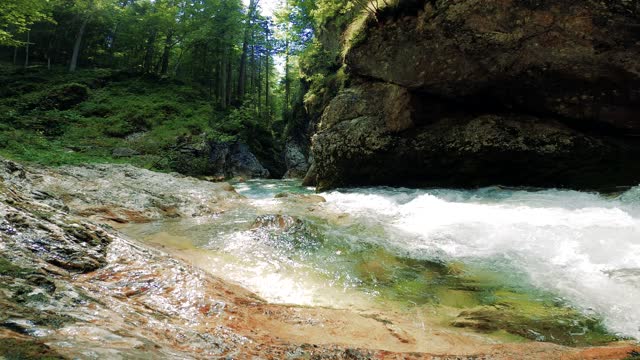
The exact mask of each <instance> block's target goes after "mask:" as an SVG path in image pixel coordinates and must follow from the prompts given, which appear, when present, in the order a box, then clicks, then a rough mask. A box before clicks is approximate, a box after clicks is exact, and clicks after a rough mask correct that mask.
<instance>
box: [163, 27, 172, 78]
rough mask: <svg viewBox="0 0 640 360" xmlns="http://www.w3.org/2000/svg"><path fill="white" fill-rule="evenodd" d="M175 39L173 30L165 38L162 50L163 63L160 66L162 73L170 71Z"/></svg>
mask: <svg viewBox="0 0 640 360" xmlns="http://www.w3.org/2000/svg"><path fill="white" fill-rule="evenodd" d="M172 41H173V30H169V32H167V36H166V37H165V39H164V50H163V51H162V65H161V66H160V74H161V75H167V72H168V71H169V55H170V54H171V43H172Z"/></svg>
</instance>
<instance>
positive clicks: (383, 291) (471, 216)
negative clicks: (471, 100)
mask: <svg viewBox="0 0 640 360" xmlns="http://www.w3.org/2000/svg"><path fill="white" fill-rule="evenodd" d="M234 186H235V188H236V190H237V191H238V192H239V193H240V194H242V195H244V196H246V197H247V198H249V199H250V200H249V204H250V206H248V207H243V208H237V209H232V210H229V211H227V212H224V213H221V214H218V215H214V216H207V217H194V218H191V219H186V220H185V219H181V220H175V221H165V222H158V223H150V224H143V225H134V226H130V227H128V228H125V229H124V231H125V232H126V233H127V234H129V235H130V236H132V237H135V238H139V239H143V240H145V241H148V242H149V243H152V244H154V245H156V246H159V247H163V248H165V249H168V250H170V251H174V252H179V253H180V254H181V256H182V257H183V258H186V259H187V260H189V261H191V262H192V263H194V264H195V265H197V266H199V267H201V268H204V269H205V270H207V271H209V272H211V273H213V274H215V275H218V276H221V277H223V278H226V279H228V280H231V281H234V282H237V283H240V284H241V285H243V286H245V287H246V288H248V289H250V290H252V291H254V292H256V293H257V294H258V295H260V296H261V297H263V298H265V299H266V300H269V301H271V302H277V303H287V304H296V305H310V306H329V307H337V308H352V309H364V308H367V307H371V306H380V307H386V306H391V305H392V306H394V307H403V308H408V309H409V308H412V307H417V306H432V307H433V308H434V309H438V308H446V309H457V311H456V314H457V313H458V312H460V310H461V309H477V308H478V307H484V309H498V310H499V312H500V314H501V315H499V316H506V318H508V319H511V318H513V319H516V320H514V321H515V322H518V321H520V322H522V323H523V326H528V327H530V328H528V329H527V330H526V331H525V330H518V328H517V326H514V325H513V322H514V321H511V320H508V321H509V325H504V324H502V325H501V324H498V325H496V326H495V328H494V325H490V326H489V325H487V326H489V329H490V330H495V329H503V330H507V331H508V332H510V333H515V334H519V335H522V336H524V337H528V338H530V339H534V340H549V341H554V340H556V338H559V337H560V336H566V337H567V339H570V340H569V341H566V340H557V342H559V343H567V342H569V343H570V344H572V343H571V341H574V339H577V338H580V337H581V336H587V337H589V335H588V333H589V332H594V331H595V332H597V331H598V326H599V324H603V325H604V326H605V327H606V328H607V329H608V331H610V332H612V333H615V334H617V335H619V336H626V337H633V338H636V339H637V338H640V306H638V304H639V301H640V188H638V187H637V188H633V189H630V190H628V191H626V192H624V193H620V194H616V195H602V194H597V193H586V192H578V191H569V190H550V189H546V190H539V189H509V188H501V187H489V188H483V189H477V190H450V189H449V190H448V189H406V188H387V187H375V188H357V189H341V190H336V191H330V192H326V193H321V194H318V195H320V196H322V197H323V198H324V199H326V202H321V199H320V198H318V197H315V196H313V195H312V194H313V189H311V188H304V187H301V186H300V185H299V184H298V183H297V182H295V181H269V180H256V181H248V182H245V183H238V184H234ZM283 193H285V194H288V195H287V196H283V195H278V194H283ZM295 194H298V195H295ZM276 195H278V197H276ZM256 218H259V219H261V220H260V221H258V222H256ZM523 309H524V310H523ZM558 309H560V310H558ZM567 309H568V310H567ZM525 310H526V311H528V312H529V313H525ZM541 311H543V312H544V313H542V312H541ZM558 311H560V312H558ZM567 311H569V312H577V313H579V314H580V316H582V317H583V318H584V319H588V320H589V321H586V322H585V321H584V320H581V319H582V318H577V317H575V316H574V315H568V316H567V319H564V320H563V319H562V318H561V317H562V316H559V315H558V314H563V315H566V314H568V313H567ZM483 314H484V313H483ZM504 314H507V315H504ZM522 314H525V315H522ZM531 314H534V315H531ZM571 314H573V313H571ZM547 315H548V317H549V318H554V317H558V318H559V320H557V321H558V322H559V323H560V324H561V325H562V326H560V327H561V328H562V329H561V330H559V332H560V333H564V334H560V335H558V333H555V332H553V331H552V332H549V333H545V332H544V331H543V330H544V329H545V328H546V327H545V326H546V325H544V324H542V325H540V324H538V323H540V322H541V320H540V318H545V316H547ZM483 316H484V317H485V318H486V317H490V316H489V315H486V314H485V315H483ZM509 316H511V318H510V317H509ZM485 318H481V321H488V322H490V321H492V320H491V319H489V320H487V319H485ZM525 318H527V319H529V318H534V320H535V321H534V322H535V323H536V324H538V325H539V327H540V329H539V328H536V327H535V326H533V325H531V324H530V323H529V322H527V321H528V320H527V321H525V320H522V319H525ZM593 319H597V321H596V320H593ZM565 320H566V321H565ZM591 320H593V321H591ZM447 321H453V320H451V319H450V320H447ZM473 321H476V322H477V321H478V319H477V316H476V318H474V320H473ZM504 321H507V320H504ZM553 321H555V320H553ZM567 321H568V322H570V323H571V324H568V325H567V324H566V322H567ZM594 324H595V325H594ZM463 325H464V324H463ZM541 329H543V330H541ZM594 329H595V330H594ZM523 334H524V335H523ZM585 334H587V335H585ZM576 341H577V340H576ZM580 341H582V340H580ZM578 343H580V342H577V343H576V344H578ZM588 343H589V342H588V341H587V344H588Z"/></svg>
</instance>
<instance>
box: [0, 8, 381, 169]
mask: <svg viewBox="0 0 640 360" xmlns="http://www.w3.org/2000/svg"><path fill="white" fill-rule="evenodd" d="M265 1H266V4H261V1H260V0H251V1H247V2H243V1H242V0H202V1H174V0H125V1H116V0H82V1H67V0H9V1H3V2H2V4H0V59H1V60H2V61H1V63H0V64H1V69H0V77H1V78H2V83H3V84H2V87H0V95H1V96H2V99H1V100H0V110H1V111H0V113H2V115H0V138H1V139H2V144H3V145H0V152H2V153H3V154H5V155H7V156H10V157H13V158H17V159H23V160H27V161H36V162H42V163H47V164H58V165H59V164H64V163H78V162H82V161H91V162H96V161H97V162H101V161H118V159H117V157H116V158H114V156H113V149H118V148H133V149H132V151H131V152H132V153H136V154H142V156H138V157H136V158H135V159H126V160H125V161H129V162H134V163H136V164H137V165H140V166H146V167H152V168H156V169H160V170H162V169H167V170H169V169H172V170H178V171H181V172H187V173H191V174H195V175H202V174H203V173H206V172H207V171H206V170H204V169H201V167H199V166H198V164H195V163H193V164H189V166H188V169H186V168H185V167H184V166H181V165H180V164H182V163H183V162H184V161H183V160H184V156H182V155H180V154H177V155H176V154H173V155H172V152H171V151H172V149H173V150H175V149H177V148H178V147H180V146H181V144H182V143H183V142H184V140H185V139H191V138H192V137H194V136H195V137H198V136H200V137H202V136H204V137H205V138H206V139H207V140H211V139H214V140H220V141H230V140H231V141H235V140H239V141H242V142H243V143H248V144H249V146H250V147H251V149H252V150H253V152H255V153H256V154H257V155H258V157H259V158H260V160H261V161H262V162H263V163H265V164H266V166H267V167H268V168H270V170H271V172H272V173H273V174H274V175H276V174H277V175H280V176H281V175H282V173H283V172H284V169H283V167H284V164H283V162H282V160H281V159H280V158H281V156H280V155H279V154H280V153H281V152H282V151H283V147H284V144H285V143H286V142H287V141H288V140H290V139H295V141H296V142H298V143H305V142H308V129H307V128H306V127H307V124H308V117H309V112H308V111H306V110H305V106H304V105H303V102H304V99H305V95H306V96H307V98H311V99H312V100H313V99H314V96H315V95H314V93H313V92H309V90H310V89H315V91H316V92H321V93H322V92H324V90H323V89H324V88H325V87H326V84H325V83H327V79H326V77H335V75H334V74H333V72H334V70H335V68H336V67H338V68H339V67H340V65H339V64H338V62H339V59H338V55H337V54H336V53H335V52H336V51H334V54H329V53H328V52H327V51H326V50H325V49H324V48H323V46H322V45H321V44H320V42H319V41H318V40H317V39H316V37H317V36H316V34H317V33H318V32H319V31H320V32H321V31H322V28H323V27H324V26H325V24H326V21H327V19H329V18H335V17H343V18H345V19H346V18H350V17H354V16H356V15H357V14H360V13H362V12H365V13H366V11H365V9H367V10H370V11H373V10H372V9H373V8H372V7H371V8H370V7H367V4H366V3H364V2H360V1H347V2H343V1H336V0H322V1H314V0H287V1H281V2H274V1H271V0H269V1H267V0H262V2H265ZM265 6H266V7H267V8H268V13H269V14H268V15H264V14H263V10H262V8H263V7H265ZM343 21H344V22H346V20H343ZM330 80H331V79H330ZM333 87H334V88H335V86H333ZM325 97H327V98H328V97H329V95H328V94H327V95H325ZM325 101H326V99H325ZM316 111H317V110H316ZM137 133H147V135H148V136H146V139H142V140H140V141H138V142H137V143H135V144H133V145H131V144H130V143H129V142H125V141H124V139H125V138H127V136H131V135H133V136H134V137H135V134H137ZM16 139H19V140H18V141H16ZM191 142H195V141H191ZM182 153H184V151H183V152H182ZM174 155H175V156H174ZM176 157H179V159H177V158H176ZM274 159H275V160H274ZM122 160H123V159H122V158H120V161H122ZM196 162H197V161H196Z"/></svg>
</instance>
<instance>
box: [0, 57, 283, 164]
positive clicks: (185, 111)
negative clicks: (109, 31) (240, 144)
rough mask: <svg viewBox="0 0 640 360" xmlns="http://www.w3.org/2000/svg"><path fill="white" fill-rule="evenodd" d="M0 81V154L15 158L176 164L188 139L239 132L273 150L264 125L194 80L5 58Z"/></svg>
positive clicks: (232, 136) (236, 136) (234, 136)
mask: <svg viewBox="0 0 640 360" xmlns="http://www.w3.org/2000/svg"><path fill="white" fill-rule="evenodd" d="M0 83H1V84H3V85H4V86H2V87H0V155H2V156H5V157H8V158H11V159H14V160H19V161H26V162H34V163H40V164H45V165H54V166H55V165H66V164H82V163H105V162H109V163H132V164H134V165H137V166H141V167H145V168H153V169H156V170H161V171H176V170H180V169H182V168H185V164H184V163H180V164H178V165H180V166H181V168H180V169H177V168H176V163H177V162H178V161H176V157H178V156H179V155H180V153H181V152H180V147H181V146H184V145H185V144H187V143H190V144H188V145H192V144H196V145H197V144H202V143H204V142H205V141H211V140H213V141H233V140H242V141H245V142H247V143H248V144H249V145H250V146H251V147H252V148H254V149H255V148H257V149H256V150H257V153H258V155H259V156H260V155H261V153H262V154H264V155H265V156H269V155H271V154H272V153H274V152H277V151H274V148H275V147H277V145H278V144H276V142H277V141H276V139H275V137H274V136H273V133H272V131H271V130H270V129H268V128H267V127H266V126H265V125H261V124H260V123H259V122H257V121H256V120H255V119H250V118H248V117H242V116H240V118H238V117H239V116H238V114H240V115H242V112H241V111H239V110H235V111H229V112H226V113H225V112H219V111H216V110H215V109H214V108H213V107H212V105H211V101H210V100H209V99H208V93H207V91H206V89H203V88H201V87H199V86H198V85H194V84H187V83H183V82H180V81H177V80H172V79H169V78H158V77H149V76H141V75H139V74H132V73H126V72H117V71H111V70H104V69H96V70H83V71H78V72H77V73H74V74H68V73H66V72H64V71H63V70H59V71H58V70H52V71H48V70H46V69H28V70H22V69H19V70H15V69H13V68H10V67H6V66H5V67H0ZM245 118H246V119H245ZM196 147H197V146H196ZM191 148H193V146H191ZM182 160H183V157H181V158H180V161H182ZM193 160H194V161H199V160H202V159H193ZM197 165H198V164H194V166H186V168H189V169H194V171H193V173H191V174H190V175H199V173H198V166H197Z"/></svg>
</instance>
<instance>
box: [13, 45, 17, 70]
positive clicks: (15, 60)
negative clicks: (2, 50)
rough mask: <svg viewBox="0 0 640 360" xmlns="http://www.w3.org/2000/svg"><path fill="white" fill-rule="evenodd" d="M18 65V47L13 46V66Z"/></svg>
mask: <svg viewBox="0 0 640 360" xmlns="http://www.w3.org/2000/svg"><path fill="white" fill-rule="evenodd" d="M17 64H18V47H17V46H14V47H13V65H17Z"/></svg>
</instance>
